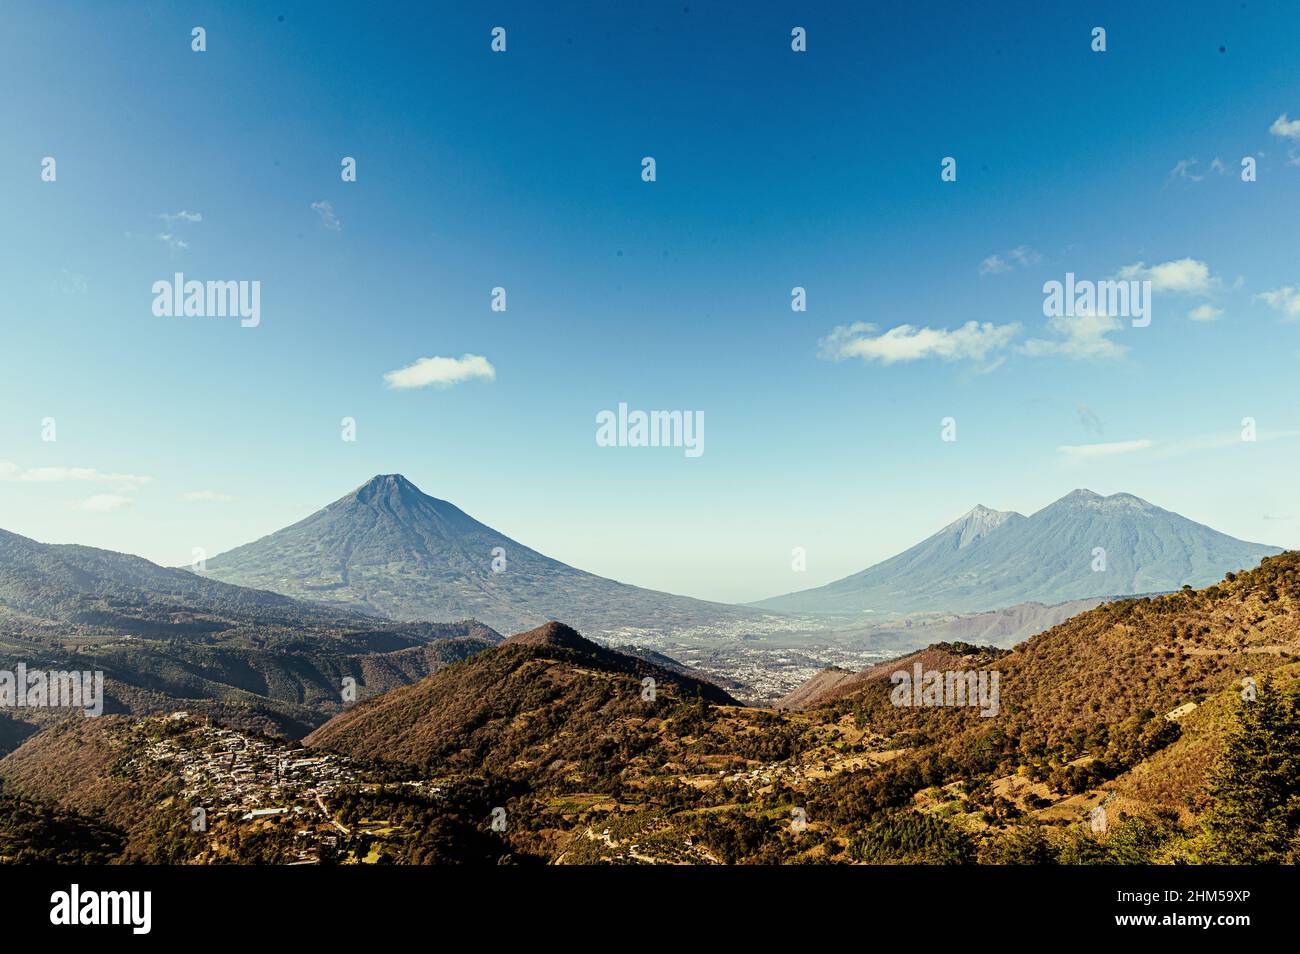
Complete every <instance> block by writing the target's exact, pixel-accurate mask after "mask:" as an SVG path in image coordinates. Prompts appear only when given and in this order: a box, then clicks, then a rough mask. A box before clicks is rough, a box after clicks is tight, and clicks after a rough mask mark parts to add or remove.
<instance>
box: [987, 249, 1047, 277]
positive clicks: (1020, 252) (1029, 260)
mask: <svg viewBox="0 0 1300 954" xmlns="http://www.w3.org/2000/svg"><path fill="white" fill-rule="evenodd" d="M1004 254H1005V255H1006V258H1003V257H1002V255H990V256H989V257H988V258H986V259H984V261H982V262H980V274H981V275H997V274H1000V273H1002V272H1009V271H1011V269H1012V267H1014V266H1016V265H1019V266H1020V267H1021V268H1028V267H1029V266H1031V265H1037V264H1038V263H1039V262H1041V261H1042V260H1043V256H1041V255H1039V254H1038V253H1037V252H1036V251H1034V250H1033V249H1032V248H1030V247H1029V246H1028V245H1017V246H1016V247H1015V248H1013V249H1011V250H1010V251H1008V252H1005V253H1004Z"/></svg>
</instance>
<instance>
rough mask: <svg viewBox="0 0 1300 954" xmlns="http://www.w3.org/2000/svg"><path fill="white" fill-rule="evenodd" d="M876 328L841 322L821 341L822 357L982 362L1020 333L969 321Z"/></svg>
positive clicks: (1012, 328)
mask: <svg viewBox="0 0 1300 954" xmlns="http://www.w3.org/2000/svg"><path fill="white" fill-rule="evenodd" d="M875 331H876V326H875V325H872V324H867V323H865V322H861V321H857V322H854V323H853V324H851V325H840V326H839V327H837V328H835V329H834V330H833V331H832V332H831V333H830V334H829V335H827V336H826V337H825V338H823V339H822V340H821V342H820V346H821V356H822V357H823V358H826V359H828V360H830V361H842V360H844V359H845V358H861V359H862V360H864V361H868V362H870V361H878V362H880V363H881V364H896V363H898V362H900V361H919V360H921V359H923V358H940V359H941V360H944V361H984V360H986V359H987V358H988V357H989V356H990V355H991V354H994V353H995V352H998V351H1001V350H1002V349H1003V348H1005V347H1006V346H1007V345H1008V344H1010V343H1011V340H1012V339H1013V338H1014V337H1015V336H1016V335H1017V334H1018V333H1019V332H1020V325H1019V324H1016V323H1012V324H1007V325H995V324H993V323H992V322H988V321H986V322H983V323H980V322H978V321H968V322H966V324H964V325H962V326H961V327H960V328H954V329H951V330H949V329H946V328H917V327H915V326H913V325H899V326H898V327H896V328H890V329H889V330H888V331H886V332H883V333H882V334H875Z"/></svg>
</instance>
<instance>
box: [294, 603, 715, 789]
mask: <svg viewBox="0 0 1300 954" xmlns="http://www.w3.org/2000/svg"><path fill="white" fill-rule="evenodd" d="M646 677H652V678H653V679H654V680H655V682H656V685H655V695H656V699H655V701H653V702H648V701H646V700H644V699H642V691H643V688H644V687H643V682H642V680H643V679H645V678H646ZM695 699H702V700H704V701H707V702H712V703H716V704H721V705H735V704H736V703H735V700H733V699H732V698H731V697H730V696H728V695H727V693H726V692H724V691H723V690H722V689H719V688H718V687H717V686H713V685H710V684H709V683H705V682H700V681H697V680H694V679H691V678H689V677H686V676H682V675H680V674H678V673H675V672H672V671H670V670H667V669H663V668H661V667H658V666H654V665H651V664H649V663H647V662H645V661H643V660H640V659H635V658H632V657H629V656H624V655H622V654H621V653H616V652H611V651H610V650H607V649H603V648H601V647H600V646H597V645H596V644H595V643H592V642H589V641H587V640H585V639H583V638H582V637H581V636H579V635H578V634H577V633H576V632H574V631H573V630H572V629H570V628H569V627H567V626H564V625H562V624H559V623H547V624H546V625H545V626H542V627H539V628H537V629H535V630H530V631H529V632H527V633H521V634H518V635H516V636H512V637H510V639H508V640H506V641H505V643H503V644H502V645H501V646H499V647H496V648H494V649H490V650H487V651H485V652H482V653H479V654H478V655H477V656H474V657H472V658H470V659H467V660H465V661H463V662H460V663H456V664H454V665H452V666H449V667H447V668H446V669H443V670H441V671H440V672H437V673H434V674H433V675H431V676H429V677H428V678H426V679H424V680H422V681H421V682H419V683H416V684H415V685H412V686H406V687H403V688H400V689H394V690H393V691H391V692H388V693H385V694H384V695H382V696H379V697H378V698H375V699H372V700H369V701H367V702H365V703H362V704H360V705H358V706H356V707H355V708H352V709H350V710H348V711H347V712H344V713H342V714H340V715H338V716H336V717H335V718H333V719H331V720H330V721H329V722H327V723H326V724H325V725H323V726H321V727H320V728H319V729H317V730H316V731H315V732H313V733H312V734H311V735H309V736H308V737H307V739H306V740H305V741H306V743H307V744H308V745H312V746H318V747H322V748H328V749H334V750H337V751H341V752H345V753H349V754H357V755H365V756H368V757H381V758H385V759H390V760H393V761H400V762H406V763H410V764H415V765H425V764H437V765H438V766H439V767H441V768H447V769H456V770H464V771H484V770H486V771H494V772H509V771H512V770H516V769H520V768H524V767H526V766H533V767H537V766H550V767H555V768H559V767H561V766H562V765H563V764H564V763H574V764H577V763H582V762H595V761H600V760H602V759H609V758H613V757H615V756H616V755H617V754H618V753H617V749H618V747H619V746H620V745H621V744H622V740H620V739H619V738H618V736H617V733H616V732H615V728H616V726H617V725H618V724H619V723H620V722H627V721H631V722H632V723H637V722H644V721H646V720H647V719H651V718H657V717H659V716H661V715H662V714H663V713H664V712H666V711H668V710H670V709H672V708H673V707H674V706H677V705H679V704H681V703H683V702H687V701H692V700H695ZM624 754H626V753H624Z"/></svg>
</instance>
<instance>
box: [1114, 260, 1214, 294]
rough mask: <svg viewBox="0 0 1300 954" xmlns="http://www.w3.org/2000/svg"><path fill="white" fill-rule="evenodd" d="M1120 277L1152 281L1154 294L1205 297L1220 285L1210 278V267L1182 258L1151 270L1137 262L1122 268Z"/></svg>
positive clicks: (1154, 266) (1129, 279)
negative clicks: (1163, 293) (1167, 293)
mask: <svg viewBox="0 0 1300 954" xmlns="http://www.w3.org/2000/svg"><path fill="white" fill-rule="evenodd" d="M1118 277H1119V278H1122V279H1125V280H1128V281H1132V280H1137V281H1150V282H1151V290H1152V291H1153V292H1177V293H1179V294H1185V295H1198V294H1199V295H1204V294H1207V293H1209V292H1210V291H1212V290H1213V289H1214V288H1215V287H1216V286H1217V284H1218V279H1216V278H1212V277H1211V276H1210V266H1208V265H1206V264H1205V263H1204V262H1198V261H1197V260H1196V259H1194V258H1180V259H1178V260H1177V261H1173V262H1163V263H1161V264H1159V265H1152V266H1151V267H1150V268H1147V265H1146V262H1136V263H1134V264H1132V265H1125V266H1124V267H1123V268H1121V269H1120V270H1119V275H1118Z"/></svg>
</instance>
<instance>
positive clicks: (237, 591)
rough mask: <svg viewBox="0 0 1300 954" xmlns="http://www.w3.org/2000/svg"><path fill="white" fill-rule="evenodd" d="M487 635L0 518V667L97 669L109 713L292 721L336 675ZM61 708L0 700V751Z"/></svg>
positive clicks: (361, 681) (469, 623)
mask: <svg viewBox="0 0 1300 954" xmlns="http://www.w3.org/2000/svg"><path fill="white" fill-rule="evenodd" d="M500 640H501V636H500V635H499V634H497V633H496V632H495V631H494V630H492V629H491V628H489V627H487V626H484V625H482V624H481V623H478V622H476V621H473V620H465V621H461V622H449V623H424V622H395V621H392V620H386V619H379V618H376V617H373V616H367V615H363V614H361V613H357V612H354V611H349V610H345V609H342V608H339V607H330V606H323V605H321V604H318V603H308V602H303V601H300V600H295V599H291V598H289V597H286V596H282V595H280V594H277V593H270V592H267V591H265V590H254V589H248V588H245V587H239V586H232V585H230V584H228V583H222V582H220V581H217V580H210V579H205V578H203V577H201V576H197V575H195V574H193V573H191V572H189V571H187V570H177V569H168V568H166V567H161V566H158V565H157V564H154V563H150V562H149V561H148V560H145V559H143V558H141V557H136V556H130V555H128V554H124V553H115V552H113V551H111V550H99V549H95V548H93V547H83V546H74V545H53V544H46V543H38V542H37V541H35V540H31V539H28V538H27V537H23V536H19V535H18V534H15V533H9V532H7V531H3V530H0V669H5V670H13V669H14V667H15V666H16V665H17V664H18V663H25V664H26V665H27V666H28V667H29V668H30V669H47V670H54V671H63V670H68V669H78V670H86V669H92V668H93V669H97V670H101V671H103V672H104V677H105V697H106V698H105V711H107V712H110V713H112V712H132V713H148V712H157V711H171V710H172V709H175V708H177V707H183V708H186V709H190V710H193V711H195V712H199V713H206V714H211V715H213V716H214V717H218V718H221V719H223V720H225V721H228V722H230V723H231V724H235V725H241V726H244V727H247V728H249V729H255V730H258V731H272V732H284V733H287V734H289V735H302V734H303V733H305V732H307V731H309V730H310V729H311V728H312V727H314V726H316V725H319V724H320V723H321V722H323V721H324V720H325V719H326V718H328V716H329V715H330V714H332V713H334V712H337V711H339V710H340V709H341V708H342V706H343V700H342V698H341V690H342V685H343V680H344V679H345V678H352V679H354V680H356V683H357V685H358V692H359V695H360V697H362V698H364V697H365V695H367V694H373V693H376V692H381V691H383V690H385V689H388V688H392V687H394V686H397V685H404V684H406V683H409V682H413V681H415V680H417V679H420V678H422V677H423V676H425V675H427V674H428V673H430V672H432V671H434V670H435V669H437V668H438V667H439V666H442V665H445V664H446V663H448V662H451V661H454V660H457V659H461V658H464V657H465V656H467V655H470V654H472V653H474V652H477V651H479V650H481V649H484V648H486V647H488V646H492V645H494V644H495V643H497V642H500ZM63 715H64V713H62V712H61V711H60V710H48V709H43V708H22V709H14V710H11V711H9V712H5V713H0V751H3V750H5V749H7V748H11V747H12V746H13V744H15V743H16V742H17V741H18V740H20V739H21V738H23V737H24V736H25V735H26V734H28V733H30V732H31V731H33V730H34V728H35V726H36V725H39V724H43V723H46V722H49V721H51V720H55V719H58V718H61V717H62V716H63ZM19 720H21V721H19Z"/></svg>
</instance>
